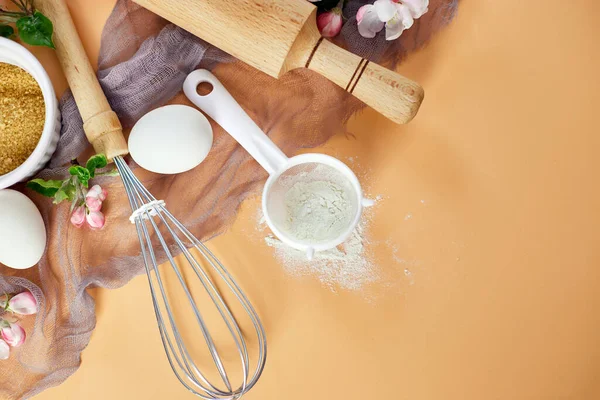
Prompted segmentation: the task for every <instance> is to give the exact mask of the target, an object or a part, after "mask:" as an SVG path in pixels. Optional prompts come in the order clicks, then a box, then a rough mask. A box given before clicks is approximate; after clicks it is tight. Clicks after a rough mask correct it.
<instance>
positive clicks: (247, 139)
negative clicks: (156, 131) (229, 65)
mask: <svg viewBox="0 0 600 400" xmlns="http://www.w3.org/2000/svg"><path fill="white" fill-rule="evenodd" d="M205 82H207V83H210V84H211V85H212V87H213V89H212V91H211V92H210V93H209V94H207V95H200V94H198V92H197V88H198V85H199V84H201V83H205ZM183 91H184V92H185V95H186V96H187V98H188V99H190V101H191V102H192V103H194V104H195V105H196V106H198V108H200V109H201V110H202V111H204V112H205V113H206V114H208V115H209V116H210V117H211V118H212V119H213V120H214V121H215V122H216V123H217V124H219V125H221V126H222V127H223V129H225V130H226V131H227V132H228V133H229V134H230V135H231V136H233V138H234V139H235V140H236V141H237V142H238V143H239V144H241V145H242V147H244V148H245V149H246V150H247V151H248V153H250V155H251V156H252V157H254V159H255V160H256V161H258V163H259V164H260V165H261V166H262V167H263V168H264V169H265V170H267V172H268V173H269V175H273V174H276V173H278V172H280V171H282V170H283V169H284V168H285V165H286V164H287V162H288V158H287V156H286V155H285V154H284V153H283V152H282V151H281V149H280V148H279V147H277V146H276V145H275V143H273V141H271V139H269V137H268V136H267V135H265V133H264V132H263V131H262V129H260V128H259V127H258V125H256V123H255V122H254V121H253V120H252V119H251V118H250V117H249V116H248V114H246V112H245V111H244V110H243V109H242V107H241V106H240V105H239V104H238V102H237V101H235V99H234V98H233V96H231V94H230V93H229V92H228V91H227V89H225V87H224V86H223V85H222V84H221V82H219V80H218V79H217V78H216V77H215V76H214V75H213V74H212V73H210V72H209V71H207V70H205V69H199V70H196V71H194V72H192V73H191V74H189V75H188V77H187V78H186V80H185V82H184V83H183Z"/></svg>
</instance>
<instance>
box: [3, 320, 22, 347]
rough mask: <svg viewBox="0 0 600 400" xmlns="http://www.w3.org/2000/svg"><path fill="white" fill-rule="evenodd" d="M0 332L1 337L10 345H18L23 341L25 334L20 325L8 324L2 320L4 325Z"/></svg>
mask: <svg viewBox="0 0 600 400" xmlns="http://www.w3.org/2000/svg"><path fill="white" fill-rule="evenodd" d="M0 334H1V335H2V339H4V341H5V342H6V343H8V344H9V345H11V346H12V347H19V346H20V345H22V344H23V343H25V337H26V336H27V335H26V334H25V329H23V328H22V327H21V326H20V325H18V324H9V323H8V322H6V321H4V326H3V327H2V330H1V331H0Z"/></svg>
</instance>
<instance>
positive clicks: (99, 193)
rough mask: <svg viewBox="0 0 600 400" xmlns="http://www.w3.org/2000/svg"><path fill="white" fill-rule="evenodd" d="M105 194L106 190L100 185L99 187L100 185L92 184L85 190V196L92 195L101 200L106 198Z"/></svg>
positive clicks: (106, 193)
mask: <svg viewBox="0 0 600 400" xmlns="http://www.w3.org/2000/svg"><path fill="white" fill-rule="evenodd" d="M107 195H108V192H107V191H106V189H103V188H102V187H100V185H94V186H92V187H91V189H90V190H89V191H88V192H87V194H86V197H90V196H93V197H97V198H99V199H100V200H101V201H104V200H106V196H107Z"/></svg>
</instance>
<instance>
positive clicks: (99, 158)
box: [85, 154, 108, 178]
mask: <svg viewBox="0 0 600 400" xmlns="http://www.w3.org/2000/svg"><path fill="white" fill-rule="evenodd" d="M107 164H108V160H107V159H106V156H105V155H104V154H96V155H95V156H91V157H90V159H89V160H88V162H87V164H85V167H86V168H87V170H88V171H90V177H92V178H93V177H94V176H95V175H96V169H98V168H104V167H106V165H107Z"/></svg>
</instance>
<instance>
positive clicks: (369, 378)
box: [36, 0, 600, 400]
mask: <svg viewBox="0 0 600 400" xmlns="http://www.w3.org/2000/svg"><path fill="white" fill-rule="evenodd" d="M113 2H114V0H96V1H93V2H92V1H88V0H71V1H70V2H69V3H70V6H71V10H72V13H73V16H74V18H75V20H76V24H77V27H78V29H79V32H80V34H81V36H82V39H83V41H84V42H85V46H86V49H87V51H88V53H89V55H90V57H91V58H92V61H93V62H94V63H95V61H96V59H97V55H98V50H99V40H100V34H101V30H102V26H103V23H104V20H105V19H106V17H107V16H108V13H109V12H110V10H111V9H112V6H113ZM599 20H600V3H598V2H597V1H595V0H580V1H576V2H564V1H558V0H545V1H541V0H529V1H518V0H505V1H498V0H462V1H461V3H460V7H459V13H458V17H457V18H456V20H455V21H454V22H453V23H452V24H451V25H450V26H449V27H448V28H447V29H446V30H444V31H443V32H442V33H441V34H439V35H438V36H436V37H435V38H434V40H433V41H432V42H431V44H430V45H429V46H428V47H427V48H426V49H424V50H422V51H420V52H418V53H416V54H413V55H411V56H410V58H409V59H408V60H407V62H405V63H404V64H403V65H402V66H401V67H400V69H399V71H400V72H401V73H403V74H404V75H406V76H408V77H411V78H413V79H415V80H417V81H418V82H420V83H421V84H422V85H423V86H424V87H425V90H426V99H425V102H424V103H423V107H422V109H421V111H420V113H419V115H418V116H417V118H416V119H415V120H414V121H413V122H412V123H411V124H410V125H407V126H398V125H395V124H393V123H391V122H389V121H387V120H386V119H384V118H383V117H381V116H380V115H378V114H376V113H375V112H374V111H372V110H366V111H365V112H364V113H362V114H361V115H358V116H356V117H355V118H353V119H352V121H351V123H350V125H349V127H350V131H351V132H353V133H354V134H355V137H354V138H347V137H343V136H338V137H335V138H334V139H332V140H331V141H330V142H329V143H328V144H327V145H326V146H325V148H324V151H327V152H329V153H333V154H335V155H337V156H339V157H340V158H342V159H348V157H353V158H354V159H356V160H358V163H359V164H360V167H361V168H362V170H363V172H364V173H363V176H364V177H365V178H364V179H365V182H366V183H368V189H369V192H370V193H371V194H381V195H383V196H384V200H383V201H382V202H380V204H379V205H378V206H377V208H376V209H375V210H374V213H373V217H372V222H371V224H370V227H371V229H370V233H369V237H370V238H371V240H372V241H373V242H378V243H379V245H378V246H374V247H375V251H376V253H377V254H376V257H377V260H378V262H377V268H378V269H379V271H380V272H381V275H382V276H384V277H385V279H383V280H382V281H381V282H379V283H376V284H375V285H372V286H370V287H369V288H366V289H365V290H364V291H358V292H353V291H344V290H338V291H337V292H333V291H332V290H330V289H329V288H327V287H324V286H323V285H322V284H321V283H320V282H319V281H318V279H316V278H314V277H310V276H308V277H304V278H297V277H291V276H289V275H288V274H287V273H286V272H285V271H284V269H283V268H282V266H281V265H280V264H279V262H278V261H277V259H276V258H275V257H274V256H273V251H272V249H271V248H269V247H267V246H266V245H265V244H264V242H263V241H262V240H261V238H260V235H257V233H256V228H255V224H256V210H257V209H258V200H257V199H254V200H250V201H248V202H246V203H245V204H244V206H243V209H242V211H241V212H240V214H239V216H238V219H237V221H236V223H235V225H234V226H233V227H232V228H231V229H230V231H229V232H227V233H226V234H225V235H223V236H221V237H218V238H216V239H214V240H212V241H210V243H209V246H210V247H211V249H213V250H214V251H215V252H216V254H217V255H218V256H219V257H220V258H221V260H222V261H223V262H224V264H225V265H227V266H228V268H229V269H230V270H231V271H232V272H233V273H234V274H235V275H236V277H237V279H238V280H239V282H240V283H241V285H242V286H243V287H244V289H245V291H246V292H247V293H248V294H249V296H250V298H251V300H252V301H253V303H254V304H255V306H256V307H257V309H258V311H259V313H260V315H261V316H262V318H263V320H264V322H265V325H266V328H267V335H268V340H269V357H268V361H267V366H266V369H265V373H264V375H263V377H262V379H261V380H260V382H259V384H258V385H257V386H256V388H255V389H254V390H253V391H252V392H250V393H249V394H248V395H247V399H249V400H251V399H255V400H256V399H286V400H296V399H298V400H299V399H367V398H368V399H375V398H377V399H384V398H385V399H410V400H427V399H444V400H459V399H460V400H481V399H510V400H519V399H523V400H525V399H598V398H600V379H598V376H599V374H600V346H598V341H599V340H600V313H599V312H598V309H599V308H600V296H599V295H598V291H599V289H600V268H599V267H600V240H599V237H600V236H599V235H598V227H599V226H600V190H599V188H598V182H599V179H598V172H599V171H600V161H599V158H598V156H597V152H598V149H600V135H599V130H598V125H597V121H598V113H599V112H600V111H599V110H600V81H599V79H598V73H599V71H600V53H599V52H598V38H599V37H600V25H599V24H598V21H599ZM38 54H39V56H40V58H41V60H42V61H43V63H44V65H45V66H46V67H47V68H48V69H50V70H51V74H52V77H53V80H54V82H55V85H56V88H57V90H58V92H59V93H62V91H63V90H64V88H65V87H66V85H65V83H64V80H63V78H62V76H61V74H60V72H59V68H58V66H57V62H56V60H55V59H54V56H53V54H52V53H51V51H45V50H41V51H40V50H38ZM421 200H424V202H421ZM407 215H410V216H412V218H408V219H407V218H406V216H407ZM385 243H393V244H394V245H393V246H388V245H385ZM399 259H401V260H400V261H399ZM405 269H407V270H408V271H409V272H408V273H407V274H405V273H404V270H405ZM265 288H266V289H265ZM93 293H94V296H95V298H96V300H97V310H96V311H97V316H98V325H97V328H96V330H95V332H94V335H93V336H92V341H91V343H90V345H89V347H88V348H87V349H86V350H85V351H84V353H83V363H82V366H81V368H80V369H79V370H78V371H77V372H76V373H75V374H74V375H73V376H72V377H71V378H69V379H68V380H67V381H66V382H65V383H64V384H63V385H61V386H59V387H57V388H53V389H50V390H48V391H46V392H44V393H42V394H41V395H39V396H37V397H36V399H40V400H58V399H61V400H62V399H88V400H94V399H103V400H104V399H107V398H110V399H130V398H134V399H163V398H175V399H193V398H195V397H194V396H192V395H191V394H189V393H188V392H186V390H184V389H183V387H182V386H181V385H180V384H179V383H178V381H177V380H176V378H175V377H174V376H173V375H172V373H171V371H170V369H169V366H168V363H167V360H166V357H165V356H164V353H163V349H162V345H161V343H160V338H159V335H158V331H157V329H156V322H155V317H154V314H153V311H152V306H151V301H150V296H149V292H148V289H147V283H146V278H145V277H138V278H136V279H134V280H133V281H132V282H131V283H130V284H128V285H127V286H125V287H124V288H122V289H118V290H112V291H108V290H94V291H93Z"/></svg>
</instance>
